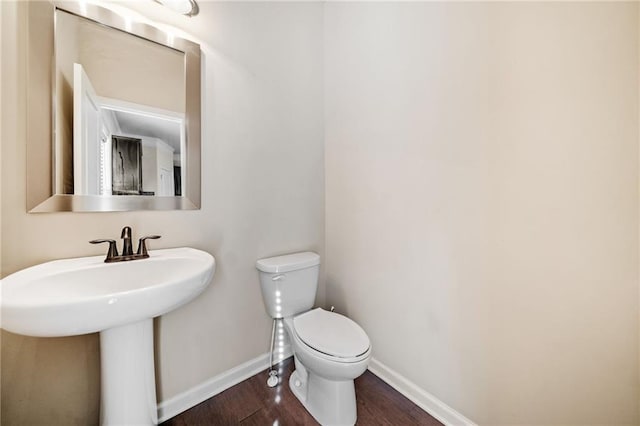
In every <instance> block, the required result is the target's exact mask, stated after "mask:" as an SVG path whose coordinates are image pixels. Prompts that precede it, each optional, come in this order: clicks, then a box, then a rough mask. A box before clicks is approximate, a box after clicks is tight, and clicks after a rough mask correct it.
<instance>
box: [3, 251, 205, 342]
mask: <svg viewBox="0 0 640 426" xmlns="http://www.w3.org/2000/svg"><path fill="white" fill-rule="evenodd" d="M149 254H150V257H149V258H147V259H141V260H134V261H129V262H119V263H104V256H93V257H81V258H76V259H63V260H54V261H52V262H47V263H43V264H40V265H37V266H33V267H31V268H28V269H24V270H22V271H20V272H16V273H15V274H12V275H10V276H8V277H6V278H4V279H3V280H2V293H1V296H2V298H1V299H0V300H1V305H0V306H1V310H2V328H4V329H5V330H8V331H11V332H13V333H18V334H24V335H27V336H36V337H56V336H72V335H78V334H86V333H95V332H99V331H102V330H106V329H109V328H113V327H117V326H121V325H124V324H129V323H132V322H136V321H140V320H143V319H145V318H153V317H157V316H159V315H162V314H165V313H167V312H169V311H172V310H174V309H175V308H177V307H179V306H181V305H183V304H185V303H187V302H189V301H191V300H192V299H194V298H195V297H196V296H198V295H199V294H200V293H201V292H202V291H203V290H204V289H205V288H206V286H207V285H208V284H209V281H210V279H211V276H212V275H213V271H214V267H215V261H214V259H213V257H212V256H211V255H210V254H209V253H206V252H203V251H200V250H196V249H192V248H186V247H183V248H174V249H165V250H152V251H151V252H149Z"/></svg>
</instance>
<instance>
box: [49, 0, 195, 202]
mask: <svg viewBox="0 0 640 426" xmlns="http://www.w3.org/2000/svg"><path fill="white" fill-rule="evenodd" d="M55 20H56V21H55V64H56V66H55V93H56V97H55V150H54V157H55V167H54V170H55V173H54V174H55V176H54V178H55V193H57V194H75V195H101V196H112V195H115V196H134V195H137V196H165V197H166V196H170V197H174V196H182V194H184V193H185V184H186V179H185V174H186V173H187V170H186V164H187V163H186V144H187V141H186V130H185V126H186V118H185V109H186V108H185V105H186V95H185V53H184V52H181V51H178V50H175V49H172V48H170V47H168V46H163V45H160V44H158V43H155V42H152V41H149V40H146V39H144V38H141V37H136V36H134V35H132V34H128V33H126V32H124V31H120V30H117V29H114V28H110V27H107V26H105V25H101V24H98V23H97V22H94V21H92V20H89V19H87V18H84V17H81V16H77V15H74V14H72V13H69V12H66V11H64V10H61V9H56V11H55Z"/></svg>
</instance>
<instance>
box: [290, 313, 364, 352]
mask: <svg viewBox="0 0 640 426" xmlns="http://www.w3.org/2000/svg"><path fill="white" fill-rule="evenodd" d="M293 327H294V329H295V331H296V334H297V335H298V337H299V338H300V340H302V341H303V342H304V343H305V344H306V345H307V346H310V347H311V348H313V349H315V350H317V351H319V352H322V353H325V354H327V355H331V356H335V357H338V358H353V357H356V356H358V355H362V354H363V353H365V352H366V351H367V350H368V349H369V336H367V333H365V332H364V330H363V329H362V327H360V326H359V325H358V324H356V323H355V322H354V321H352V320H350V319H349V318H347V317H345V316H343V315H340V314H336V313H335V312H329V311H325V310H324V309H320V308H316V309H314V310H311V311H309V312H306V313H304V314H302V315H298V316H297V317H295V318H294V319H293Z"/></svg>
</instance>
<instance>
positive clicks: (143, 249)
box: [136, 235, 161, 257]
mask: <svg viewBox="0 0 640 426" xmlns="http://www.w3.org/2000/svg"><path fill="white" fill-rule="evenodd" d="M160 237H161V236H160V235H147V236H146V237H142V238H140V241H139V242H138V250H137V251H136V256H137V255H141V256H144V257H149V253H147V243H146V240H157V239H158V238H160Z"/></svg>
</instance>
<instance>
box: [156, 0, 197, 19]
mask: <svg viewBox="0 0 640 426" xmlns="http://www.w3.org/2000/svg"><path fill="white" fill-rule="evenodd" d="M155 1H156V2H157V3H160V4H161V5H163V6H166V7H168V8H169V9H171V10H173V11H174V12H178V13H181V14H183V15H187V16H195V15H197V14H198V12H199V11H200V9H199V8H198V3H196V1H195V0H155Z"/></svg>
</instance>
